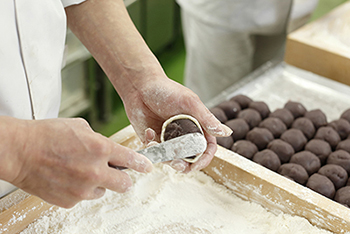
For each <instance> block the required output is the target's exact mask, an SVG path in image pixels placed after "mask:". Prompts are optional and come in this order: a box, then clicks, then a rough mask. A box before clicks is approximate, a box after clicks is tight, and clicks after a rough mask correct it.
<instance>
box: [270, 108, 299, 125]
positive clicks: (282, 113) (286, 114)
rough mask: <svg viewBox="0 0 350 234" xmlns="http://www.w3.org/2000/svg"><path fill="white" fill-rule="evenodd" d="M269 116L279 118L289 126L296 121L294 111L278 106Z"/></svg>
mask: <svg viewBox="0 0 350 234" xmlns="http://www.w3.org/2000/svg"><path fill="white" fill-rule="evenodd" d="M269 116H270V117H275V118H279V119H280V120H282V122H283V123H284V124H285V125H286V126H287V128H289V127H290V126H291V125H292V123H293V121H294V116H293V115H292V113H291V112H290V111H289V110H288V109H285V108H278V109H276V110H275V111H274V112H271V113H270V115H269Z"/></svg>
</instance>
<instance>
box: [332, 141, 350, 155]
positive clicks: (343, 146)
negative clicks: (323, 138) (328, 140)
mask: <svg viewBox="0 0 350 234" xmlns="http://www.w3.org/2000/svg"><path fill="white" fill-rule="evenodd" d="M335 149H336V150H345V151H346V152H348V153H350V139H345V140H343V141H341V142H339V143H338V145H337V147H336V148H335Z"/></svg>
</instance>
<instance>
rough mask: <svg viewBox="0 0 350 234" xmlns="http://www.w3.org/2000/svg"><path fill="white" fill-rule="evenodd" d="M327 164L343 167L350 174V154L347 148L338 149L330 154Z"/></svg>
mask: <svg viewBox="0 0 350 234" xmlns="http://www.w3.org/2000/svg"><path fill="white" fill-rule="evenodd" d="M327 164H336V165H339V166H341V167H343V168H344V169H345V170H346V172H347V173H348V175H350V154H349V153H348V152H346V151H345V150H337V151H334V152H333V153H331V154H330V155H329V156H328V159H327Z"/></svg>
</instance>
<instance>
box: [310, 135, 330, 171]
mask: <svg viewBox="0 0 350 234" xmlns="http://www.w3.org/2000/svg"><path fill="white" fill-rule="evenodd" d="M305 150H306V151H310V152H311V153H313V154H315V155H316V156H317V157H318V158H319V159H320V161H321V164H322V165H324V164H325V163H326V161H327V157H328V155H330V154H331V153H332V149H331V146H330V145H329V143H328V142H326V141H324V140H320V139H312V140H311V141H309V142H308V143H307V144H306V145H305Z"/></svg>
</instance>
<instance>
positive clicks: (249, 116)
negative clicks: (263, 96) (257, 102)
mask: <svg viewBox="0 0 350 234" xmlns="http://www.w3.org/2000/svg"><path fill="white" fill-rule="evenodd" d="M237 118H239V119H244V120H245V121H246V122H247V124H248V125H249V128H250V129H253V128H254V127H257V126H258V125H259V124H260V122H261V116H260V114H259V112H258V111H256V110H254V109H250V108H248V109H244V110H241V111H240V112H239V113H238V116H237Z"/></svg>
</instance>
